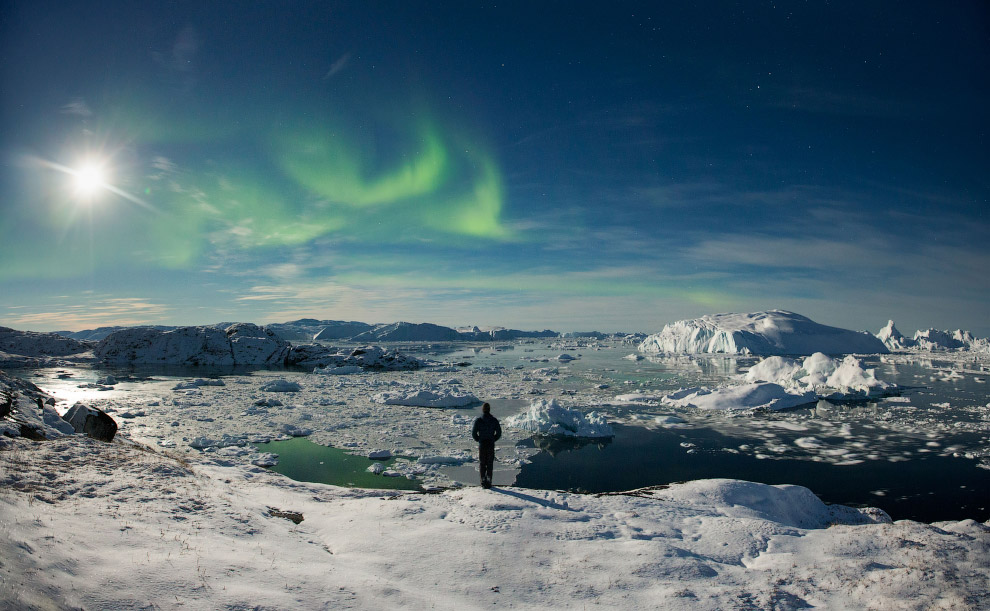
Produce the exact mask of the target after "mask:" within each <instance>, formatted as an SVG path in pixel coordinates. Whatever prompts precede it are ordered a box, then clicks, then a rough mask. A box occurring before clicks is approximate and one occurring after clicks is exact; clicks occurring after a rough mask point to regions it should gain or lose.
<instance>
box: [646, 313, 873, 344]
mask: <svg viewBox="0 0 990 611" xmlns="http://www.w3.org/2000/svg"><path fill="white" fill-rule="evenodd" d="M639 350H640V351H641V352H647V353H669V352H675V353H689V354H698V353H712V354H714V353H725V354H812V353H814V352H826V353H829V354H847V353H850V352H857V353H865V354H874V353H886V352H888V350H887V348H886V346H884V344H883V342H881V341H880V340H879V339H877V338H876V337H874V336H873V335H870V334H869V333H865V332H857V331H850V330H848V329H840V328H837V327H829V326H826V325H821V324H818V323H816V322H814V321H813V320H810V319H808V318H805V317H804V316H801V315H800V314H795V313H793V312H787V311H784V310H770V311H767V312H756V313H753V314H712V315H707V316H702V317H701V318H696V319H693V320H682V321H678V322H675V323H671V324H669V325H666V326H665V327H664V328H663V330H662V331H660V333H655V334H653V335H650V336H649V337H647V338H646V339H645V340H643V343H641V344H640V345H639Z"/></svg>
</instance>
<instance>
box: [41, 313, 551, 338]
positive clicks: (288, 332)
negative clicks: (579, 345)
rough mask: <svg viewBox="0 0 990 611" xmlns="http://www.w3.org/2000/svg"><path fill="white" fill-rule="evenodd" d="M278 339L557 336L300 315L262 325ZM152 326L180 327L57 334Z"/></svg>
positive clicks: (87, 334) (74, 335)
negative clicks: (298, 317)
mask: <svg viewBox="0 0 990 611" xmlns="http://www.w3.org/2000/svg"><path fill="white" fill-rule="evenodd" d="M234 324H236V323H233V322H224V323H216V324H213V325H203V326H206V327H215V328H217V329H220V330H226V329H227V328H229V327H230V326H232V325H234ZM261 327H263V328H264V329H267V330H270V331H271V332H273V333H274V334H275V335H277V336H278V337H279V338H281V339H283V340H285V341H288V342H311V341H346V342H355V343H368V342H451V341H473V342H484V341H509V340H514V339H523V338H552V337H559V336H560V334H559V333H557V332H556V331H550V330H543V331H520V330H518V329H505V328H502V327H495V328H492V329H489V330H481V329H479V328H478V327H470V328H466V329H452V328H450V327H444V326H442V325H435V324H432V323H410V322H394V323H378V324H369V323H366V322H358V321H353V320H352V321H344V320H318V319H315V318H300V319H299V320H293V321H289V322H283V323H272V324H268V325H261ZM135 328H141V329H153V330H155V331H174V330H176V329H178V328H180V327H177V326H166V325H145V326H138V327H123V326H114V327H99V328H97V329H86V330H84V331H56V332H55V333H56V334H57V335H60V336H62V337H65V338H69V339H73V340H79V341H89V342H98V341H101V340H103V339H105V338H106V337H107V336H108V335H110V334H111V333H114V332H117V331H123V330H125V329H135Z"/></svg>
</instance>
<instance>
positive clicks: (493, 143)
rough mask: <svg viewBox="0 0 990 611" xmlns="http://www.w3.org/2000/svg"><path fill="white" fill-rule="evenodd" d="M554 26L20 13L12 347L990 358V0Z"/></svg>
mask: <svg viewBox="0 0 990 611" xmlns="http://www.w3.org/2000/svg"><path fill="white" fill-rule="evenodd" d="M533 4H535V6H534V5H532V4H530V3H521V2H520V3H498V4H497V5H494V6H492V5H486V6H464V5H462V3H437V2H428V3H427V2H423V3H420V2H385V3H366V2H355V3H347V4H335V3H323V2H321V3H305V2H285V3H274V2H258V3H250V2H241V3H201V2H195V3H193V2H189V3H183V2H170V3H133V2H121V3H109V2H87V3H82V2H78V3H77V2H53V3H48V2H8V3H6V5H5V6H4V8H3V12H2V25H0V28H2V30H0V41H2V42H0V51H2V60H3V61H2V68H0V79H2V80H0V86H2V91H3V95H2V117H0V121H2V123H0V147H2V153H3V166H2V168H0V172H2V173H0V181H2V182H0V256H2V257H3V261H4V265H3V270H2V272H0V289H2V293H3V294H4V300H3V302H2V303H0V324H6V325H9V326H14V327H18V328H30V329H61V328H84V327H93V326H97V325H100V324H112V323H138V322H156V323H187V324H192V323H207V322H216V321H220V320H252V321H257V322H268V321H281V320H288V319H292V318H298V317H302V316H313V317H318V318H345V319H360V320H366V321H369V322H377V321H391V320H397V319H403V320H413V321H432V322H438V323H442V324H449V325H457V324H479V325H485V324H505V325H511V326H517V327H527V328H531V327H552V328H556V329H561V330H568V329H579V328H584V329H587V328H598V329H605V330H621V329H625V330H647V331H649V330H654V329H656V328H659V326H662V325H663V324H664V323H666V322H670V321H673V320H676V319H679V318H685V317H694V316H697V315H701V314H704V313H711V312H723V311H750V310H759V309H767V308H774V307H780V308H786V309H792V310H795V311H798V312H800V313H803V314H805V315H808V316H811V317H812V318H815V319H816V320H819V321H820V322H825V323H829V324H835V325H840V326H847V327H851V328H869V329H871V330H873V331H876V329H878V328H879V327H880V326H882V325H883V324H884V323H885V322H886V320H887V318H888V317H893V318H894V320H895V321H897V322H898V325H899V326H900V327H902V330H903V331H913V330H914V329H915V328H919V327H928V326H939V327H957V326H962V327H964V328H965V327H968V328H971V329H972V330H973V331H975V332H977V333H979V334H982V335H987V334H990V322H988V320H987V313H988V308H987V305H986V304H987V300H988V297H990V290H988V289H990V282H988V280H987V278H988V277H990V274H988V273H987V270H988V264H990V252H988V251H990V247H988V240H987V239H986V235H987V229H988V222H987V219H986V217H985V212H984V211H985V209H986V207H987V197H988V193H990V185H988V181H990V179H988V176H990V172H988V169H990V163H988V162H990V154H988V149H987V128H988V123H990V118H988V112H987V110H986V109H987V108H990V95H988V83H990V79H988V75H990V52H988V51H990V9H988V5H987V4H986V3H984V2H955V3H945V4H944V5H943V4H936V3H897V4H896V5H894V4H891V3H887V2H878V3H864V2H848V3H845V2H844V3H825V2H821V3H817V2H816V3H804V2H790V3H788V2H780V3H769V2H767V3H756V2H740V3H732V2H706V3H697V4H690V5H688V4H687V3H685V4H684V5H681V4H679V3H678V4H676V5H675V6H653V4H659V3H648V4H645V5H643V6H640V5H639V4H638V3H609V4H607V5H606V4H603V3H573V2H572V3H533ZM87 164H90V165H93V164H95V166H99V167H100V168H101V171H102V173H103V174H102V178H99V179H96V185H95V188H91V191H92V192H86V185H82V184H81V183H80V177H79V176H77V174H79V173H80V172H81V170H82V169H83V168H86V167H88V165H87ZM83 175H84V176H85V175H86V174H85V172H83ZM89 186H90V187H93V185H89Z"/></svg>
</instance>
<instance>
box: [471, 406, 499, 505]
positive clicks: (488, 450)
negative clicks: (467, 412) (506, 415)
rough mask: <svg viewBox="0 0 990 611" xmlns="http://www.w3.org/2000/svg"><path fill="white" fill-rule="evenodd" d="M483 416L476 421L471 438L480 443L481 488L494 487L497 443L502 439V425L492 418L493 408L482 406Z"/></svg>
mask: <svg viewBox="0 0 990 611" xmlns="http://www.w3.org/2000/svg"><path fill="white" fill-rule="evenodd" d="M481 411H482V414H481V416H480V417H479V418H477V419H476V420H475V421H474V428H472V429H471V437H473V438H474V440H475V441H477V442H478V462H479V463H481V465H480V471H481V486H482V487H483V488H491V487H492V471H493V470H494V468H495V442H496V441H498V440H499V438H500V437H502V425H501V424H499V423H498V418H496V417H495V416H492V406H491V405H488V404H487V403H485V404H484V405H482V406H481Z"/></svg>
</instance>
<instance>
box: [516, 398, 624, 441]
mask: <svg viewBox="0 0 990 611" xmlns="http://www.w3.org/2000/svg"><path fill="white" fill-rule="evenodd" d="M506 426H509V427H512V428H516V429H522V430H524V431H531V432H533V433H536V434H537V435H545V436H560V437H588V438H595V437H613V436H615V432H614V431H613V430H612V427H611V426H610V425H609V424H608V421H606V419H605V416H603V415H601V414H599V413H598V412H588V413H587V414H585V413H583V412H581V411H580V410H576V409H570V408H566V407H563V406H561V405H560V404H559V403H557V400H556V399H536V400H535V401H533V402H532V403H531V404H530V406H529V409H528V410H526V411H524V412H522V413H521V414H517V415H515V416H510V417H509V418H508V419H507V420H506Z"/></svg>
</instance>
